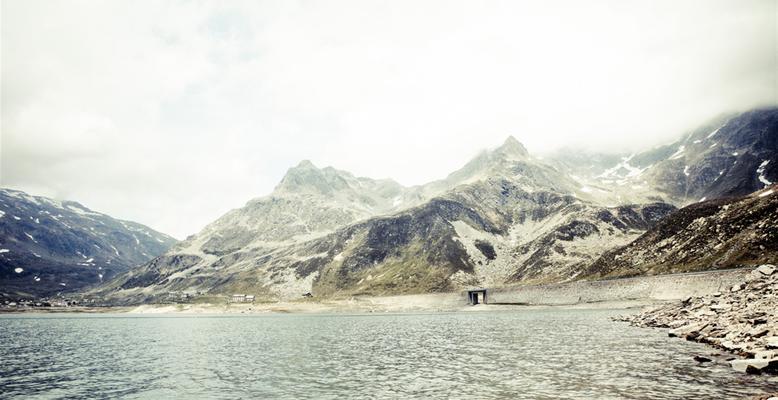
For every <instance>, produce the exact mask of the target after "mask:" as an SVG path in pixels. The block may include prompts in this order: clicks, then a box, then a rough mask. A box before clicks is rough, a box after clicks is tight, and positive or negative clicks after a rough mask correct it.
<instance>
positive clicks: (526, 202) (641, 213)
mask: <svg viewBox="0 0 778 400" xmlns="http://www.w3.org/2000/svg"><path fill="white" fill-rule="evenodd" d="M777 118H778V109H765V110H755V111H752V112H748V113H743V114H740V115H735V116H726V117H722V118H720V119H717V120H715V121H712V122H710V123H708V124H705V125H704V126H702V127H701V128H699V129H697V130H695V131H694V132H691V133H689V134H687V135H684V136H683V137H682V138H681V139H680V140H679V141H677V142H676V143H673V144H671V145H668V146H663V147H658V148H655V149H652V150H649V151H646V152H642V153H638V154H633V155H615V156H614V155H607V154H585V153H576V152H574V151H568V153H567V154H563V153H560V154H558V155H556V156H552V157H547V158H538V157H534V156H533V155H532V154H530V153H529V152H528V151H527V150H526V148H524V146H523V145H521V143H520V142H519V141H517V140H516V139H515V138H513V137H509V138H508V139H507V140H506V141H505V142H504V143H503V144H502V145H501V146H499V147H497V148H494V149H491V150H485V151H483V152H481V153H479V154H478V155H477V156H476V157H474V158H473V159H472V160H470V161H469V162H468V163H466V164H465V165H464V166H463V167H462V168H460V169H459V170H457V171H454V172H452V173H451V174H449V175H448V176H447V177H445V178H444V179H441V180H437V181H434V182H430V183H428V184H425V185H419V186H413V187H404V186H402V185H400V184H398V183H396V182H393V181H391V180H373V179H369V178H360V177H355V176H353V175H352V174H350V173H348V172H345V171H339V170H336V169H333V168H330V167H327V168H318V167H316V166H315V165H313V164H312V163H310V162H308V161H304V162H302V163H300V164H299V165H297V166H296V167H294V168H291V169H290V170H289V171H288V172H287V174H286V176H285V177H284V178H283V179H282V180H281V182H280V183H279V185H278V186H277V187H276V188H275V190H274V191H273V192H272V193H271V194H270V195H268V196H265V197H261V198H257V199H254V200H251V201H249V202H248V203H247V204H246V206H244V207H242V208H239V209H236V210H233V211H230V212H229V213H227V214H226V215H225V216H223V217H221V218H219V219H218V220H216V221H214V222H213V223H211V224H210V225H208V226H207V227H206V228H205V229H203V230H202V231H201V232H199V233H197V234H196V235H193V236H191V237H190V238H188V239H187V240H186V241H184V242H182V243H180V244H178V245H176V246H174V247H173V248H172V249H171V250H170V251H168V252H167V253H165V254H164V255H162V256H160V257H157V258H155V259H153V260H151V261H150V262H148V263H146V264H145V265H143V266H141V267H139V268H137V269H133V270H132V271H129V272H127V273H126V274H123V275H121V276H118V277H117V278H116V279H114V280H112V281H111V282H108V283H106V284H104V285H102V286H101V287H100V288H99V290H98V292H96V293H97V294H99V295H101V296H104V298H106V299H107V300H108V301H110V302H115V303H139V302H145V301H155V300H157V299H159V298H161V297H164V296H166V295H167V294H168V293H169V292H188V293H200V294H203V295H206V296H208V295H226V294H230V293H233V292H245V293H250V294H255V295H257V296H258V298H265V299H278V298H299V297H300V296H301V295H302V294H304V293H308V292H312V293H313V295H314V296H317V297H337V296H351V295H358V294H369V295H382V294H401V293H420V292H436V291H451V290H458V289H461V288H465V287H469V286H490V287H494V286H500V285H510V284H514V283H518V282H521V283H547V282H562V281H569V280H574V279H590V278H591V277H603V276H610V275H611V272H612V271H611V270H609V269H608V268H610V267H609V266H607V265H605V266H603V267H593V265H602V263H603V262H605V261H602V260H604V258H602V257H603V254H606V255H607V254H611V253H610V252H612V251H618V250H617V249H622V248H624V246H627V245H629V244H630V243H633V241H635V240H640V239H639V238H643V237H644V236H643V234H644V233H646V232H647V231H650V229H652V228H653V227H655V226H657V224H661V223H662V221H664V220H665V218H666V217H668V216H671V217H670V218H677V217H672V216H674V215H679V213H681V215H682V214H683V213H686V211H685V209H684V210H682V211H676V210H677V209H676V207H677V206H684V205H687V204H692V203H695V202H697V201H699V200H700V199H701V198H703V197H708V196H710V197H709V198H720V197H724V196H736V195H744V194H746V193H750V192H749V191H750V190H752V189H753V190H758V189H761V188H763V187H764V185H766V184H768V183H770V182H772V181H774V180H776V179H777V178H778V176H776V169H775V165H776V163H778V161H776V160H774V158H775V154H776V151H775V149H776V147H775V138H776V134H775V131H776V126H778V125H777V124H776V120H777ZM712 171H713V172H715V173H713V172H712ZM698 196H699V197H698ZM703 204H706V203H703ZM728 222H730V223H733V224H734V223H737V222H736V219H733V220H731V221H728ZM679 224H680V225H678V226H681V225H682V223H679ZM751 250H753V249H751ZM630 257H632V256H631V255H630V256H629V257H627V256H625V258H623V260H622V261H623V263H624V264H623V265H622V264H619V265H618V266H614V267H613V268H614V269H613V271H615V272H613V273H615V274H621V273H622V272H620V271H621V270H622V269H624V268H626V267H627V266H629V265H630V262H631V261H630V260H631V258H630ZM744 260H745V259H739V260H738V262H741V261H744ZM638 261H639V259H635V262H638ZM687 261H688V260H687ZM608 265H610V264H608ZM646 272H647V271H646ZM639 273H643V272H639ZM625 274H629V273H625Z"/></svg>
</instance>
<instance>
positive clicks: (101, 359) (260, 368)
mask: <svg viewBox="0 0 778 400" xmlns="http://www.w3.org/2000/svg"><path fill="white" fill-rule="evenodd" d="M618 313H619V311H607V310H605V311H604V310H597V311H580V310H550V311H521V312H484V313H450V314H447V313H443V314H441V313H437V314H402V315H264V316H197V317H186V316H128V315H83V314H82V315H6V316H0V340H2V346H0V398H25V399H28V398H79V397H81V398H106V397H124V398H153V399H159V398H171V397H174V398H230V399H233V398H272V399H279V398H294V399H304V398H314V399H328V398H332V399H335V398H425V399H427V398H468V397H470V398H520V399H558V398H576V399H580V398H597V399H606V398H614V399H616V398H635V399H669V398H678V399H681V398H689V397H694V398H742V397H744V396H748V395H753V394H763V393H766V392H770V391H778V378H776V377H765V376H747V375H741V374H737V373H735V372H733V371H731V370H730V369H729V367H726V366H723V365H706V366H700V365H698V364H697V363H696V362H695V361H693V359H692V357H693V356H694V355H697V354H709V353H711V352H712V349H711V348H708V347H706V346H703V345H699V344H696V343H690V342H686V341H683V340H678V339H671V338H668V337H667V334H666V333H665V332H664V331H662V330H652V329H640V328H633V327H629V326H628V325H626V324H624V323H617V322H612V321H610V320H609V317H610V316H612V315H615V314H618Z"/></svg>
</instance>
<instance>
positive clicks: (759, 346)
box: [617, 264, 778, 374]
mask: <svg viewBox="0 0 778 400" xmlns="http://www.w3.org/2000/svg"><path fill="white" fill-rule="evenodd" d="M776 316H778V268H776V267H775V266H774V265H769V264H764V265H761V266H759V267H758V268H756V269H754V270H753V271H751V273H750V274H748V275H746V276H745V278H744V279H743V281H742V282H739V283H736V284H735V285H733V286H732V287H730V288H728V290H726V291H723V292H716V293H713V294H710V295H707V296H701V297H687V298H685V299H683V300H681V301H680V302H674V303H668V304H664V305H661V306H657V307H653V308H650V309H648V310H645V311H643V312H641V313H639V314H637V315H628V316H622V317H618V318H617V319H618V320H621V321H626V322H629V323H630V324H632V325H633V326H638V327H654V328H667V329H669V331H668V335H669V336H671V337H679V338H684V339H686V340H690V341H695V342H700V343H706V344H709V345H712V346H714V347H716V348H719V349H722V350H725V351H727V352H729V353H731V355H730V356H729V357H726V361H727V362H728V363H729V364H730V365H731V366H732V368H733V369H735V370H736V371H739V372H744V373H750V374H761V373H766V374H778V318H776ZM735 356H737V357H735ZM697 361H699V362H708V361H711V359H709V358H707V357H702V356H701V357H699V359H698V360H697Z"/></svg>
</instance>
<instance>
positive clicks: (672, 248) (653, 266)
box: [585, 185, 778, 278]
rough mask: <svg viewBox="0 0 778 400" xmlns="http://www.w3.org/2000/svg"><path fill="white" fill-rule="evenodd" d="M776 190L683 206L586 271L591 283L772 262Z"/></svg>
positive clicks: (777, 221)
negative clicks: (596, 280)
mask: <svg viewBox="0 0 778 400" xmlns="http://www.w3.org/2000/svg"><path fill="white" fill-rule="evenodd" d="M776 192H778V185H773V186H770V187H769V188H767V189H764V190H761V191H758V192H755V193H753V194H751V195H748V196H744V197H736V198H724V199H718V200H709V201H705V202H702V203H695V204H692V205H690V206H687V207H684V208H682V209H680V210H678V211H677V212H675V213H672V214H670V216H668V217H667V218H665V219H663V220H662V221H660V222H659V223H658V224H656V226H654V227H653V228H651V229H650V230H649V231H648V232H646V233H645V234H644V235H642V236H641V237H640V238H638V239H637V240H635V241H634V242H632V243H630V244H629V245H628V246H624V247H621V248H618V249H615V250H613V251H609V252H607V253H606V254H604V255H603V256H602V257H600V258H599V259H598V260H597V261H596V262H594V263H593V264H592V265H591V266H590V267H588V268H587V271H586V273H585V274H586V275H588V276H589V277H591V278H603V277H616V276H633V275H647V274H661V273H674V272H689V271H700V270H708V269H721V268H731V267H735V266H743V265H758V264H761V263H776V262H778V193H776Z"/></svg>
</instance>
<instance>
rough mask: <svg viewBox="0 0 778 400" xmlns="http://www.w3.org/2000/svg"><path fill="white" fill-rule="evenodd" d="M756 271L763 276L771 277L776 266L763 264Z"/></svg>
mask: <svg viewBox="0 0 778 400" xmlns="http://www.w3.org/2000/svg"><path fill="white" fill-rule="evenodd" d="M754 271H756V272H759V273H760V274H762V275H765V276H769V275H772V274H773V272H775V265H772V264H762V265H760V266H759V267H757V268H756V269H755V270H754Z"/></svg>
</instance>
